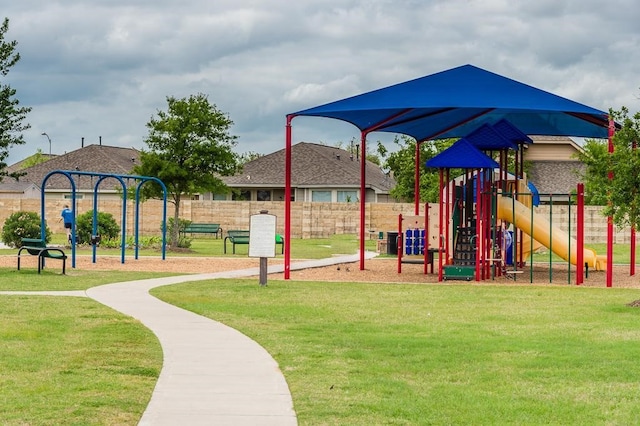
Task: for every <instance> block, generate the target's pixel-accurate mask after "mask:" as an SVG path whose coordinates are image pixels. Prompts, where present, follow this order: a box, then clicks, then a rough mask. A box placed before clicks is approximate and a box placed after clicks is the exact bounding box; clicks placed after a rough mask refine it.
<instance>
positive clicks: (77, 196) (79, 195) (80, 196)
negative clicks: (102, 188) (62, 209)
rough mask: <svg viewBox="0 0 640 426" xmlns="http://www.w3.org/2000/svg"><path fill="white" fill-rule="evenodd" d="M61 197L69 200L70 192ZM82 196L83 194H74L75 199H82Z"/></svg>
mask: <svg viewBox="0 0 640 426" xmlns="http://www.w3.org/2000/svg"><path fill="white" fill-rule="evenodd" d="M62 198H64V199H65V200H70V199H71V198H72V197H71V194H64V196H63V197H62ZM83 198H84V194H76V200H82V199H83Z"/></svg>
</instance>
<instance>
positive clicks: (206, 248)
mask: <svg viewBox="0 0 640 426" xmlns="http://www.w3.org/2000/svg"><path fill="white" fill-rule="evenodd" d="M51 244H58V245H64V234H55V235H54V236H53V237H52V243H51ZM359 249H360V242H359V240H358V236H357V235H344V234H343V235H332V236H331V237H329V238H313V239H302V238H294V239H292V240H291V257H292V258H293V259H322V258H325V257H331V256H333V255H336V254H353V253H357V251H358V250H359ZM375 249H376V240H366V241H365V250H370V251H375ZM17 251H18V250H17V249H0V255H12V254H15V253H17ZM232 251H233V250H232V247H231V243H230V242H228V241H227V253H226V254H225V253H224V239H223V238H218V239H216V238H214V237H203V236H197V237H194V238H192V240H191V247H189V249H187V250H176V251H172V250H167V256H175V257H181V256H199V257H236V258H238V257H247V255H248V253H249V246H248V245H237V246H236V253H235V254H233V253H232ZM67 252H68V253H67V254H69V255H70V254H71V249H67ZM96 253H97V256H98V257H100V256H103V255H118V256H119V255H120V254H121V249H119V248H117V249H113V248H103V247H98V249H97V250H96ZM280 253H281V246H280V245H277V246H276V255H277V257H282V255H281V254H280ZM91 254H92V248H91V247H90V246H79V247H78V248H77V249H76V255H78V256H81V255H85V256H88V255H91ZM134 254H135V252H134V250H133V249H132V248H128V249H126V250H125V258H126V259H132V258H133V257H134ZM138 254H139V255H140V256H161V251H160V250H159V249H146V248H140V249H139V250H138Z"/></svg>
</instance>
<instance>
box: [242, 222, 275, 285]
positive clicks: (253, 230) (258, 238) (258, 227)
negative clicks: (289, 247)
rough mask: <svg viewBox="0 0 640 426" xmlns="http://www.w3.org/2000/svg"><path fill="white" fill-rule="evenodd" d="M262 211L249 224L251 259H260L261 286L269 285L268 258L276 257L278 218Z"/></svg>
mask: <svg viewBox="0 0 640 426" xmlns="http://www.w3.org/2000/svg"><path fill="white" fill-rule="evenodd" d="M268 213H269V211H268V210H260V214H254V215H251V220H250V223H249V235H250V238H249V257H259V258H260V285H261V286H266V285H267V258H269V257H276V216H275V215H272V214H268Z"/></svg>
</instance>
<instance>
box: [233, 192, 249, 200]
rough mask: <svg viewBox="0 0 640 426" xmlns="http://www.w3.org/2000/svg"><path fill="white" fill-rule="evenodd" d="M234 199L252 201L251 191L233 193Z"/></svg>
mask: <svg viewBox="0 0 640 426" xmlns="http://www.w3.org/2000/svg"><path fill="white" fill-rule="evenodd" d="M233 200H234V201H251V191H239V192H237V193H236V192H234V193H233Z"/></svg>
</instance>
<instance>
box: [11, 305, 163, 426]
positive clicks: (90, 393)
mask: <svg viewBox="0 0 640 426" xmlns="http://www.w3.org/2000/svg"><path fill="white" fill-rule="evenodd" d="M0 311H2V327H0V342H1V344H0V423H2V424H3V425H61V424H76V425H89V424H91V425H115V424H118V425H125V424H130V425H134V424H137V422H138V421H139V419H140V417H141V415H142V413H143V412H144V410H145V408H146V406H147V404H148V402H149V399H150V397H151V394H152V392H153V388H154V386H155V383H156V380H157V377H158V375H159V373H160V369H161V368H162V350H161V348H160V345H159V342H158V341H157V339H156V337H155V336H154V335H153V334H152V333H151V331H149V330H148V329H146V328H145V327H143V326H142V325H141V324H139V323H138V322H137V321H135V320H133V319H130V318H127V317H125V316H123V315H120V314H118V313H116V312H114V311H113V310H111V309H109V308H107V307H104V306H102V305H100V304H98V303H97V302H94V301H92V300H90V299H83V298H75V297H43V296H37V297H34V296H31V297H27V296H8V295H3V296H2V297H0Z"/></svg>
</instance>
